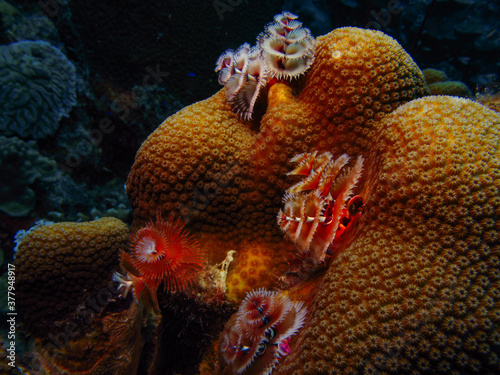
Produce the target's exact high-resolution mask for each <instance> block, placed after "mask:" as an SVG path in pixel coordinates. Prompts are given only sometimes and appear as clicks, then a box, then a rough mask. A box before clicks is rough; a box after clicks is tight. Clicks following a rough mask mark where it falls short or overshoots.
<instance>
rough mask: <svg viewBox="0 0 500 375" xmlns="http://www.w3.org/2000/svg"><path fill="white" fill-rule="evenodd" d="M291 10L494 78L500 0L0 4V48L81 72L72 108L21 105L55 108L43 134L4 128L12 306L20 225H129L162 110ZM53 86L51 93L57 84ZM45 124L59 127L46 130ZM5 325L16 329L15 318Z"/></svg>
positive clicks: (0, 169)
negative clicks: (141, 158) (139, 173)
mask: <svg viewBox="0 0 500 375" xmlns="http://www.w3.org/2000/svg"><path fill="white" fill-rule="evenodd" d="M281 10H289V11H291V12H294V13H296V14H298V15H299V17H300V19H301V21H302V22H303V23H304V25H306V26H307V27H308V28H310V29H311V31H312V33H313V35H315V36H319V35H323V34H326V33H327V32H329V31H331V30H332V29H334V28H338V27H341V26H358V27H366V28H376V29H379V30H381V31H383V32H385V33H387V34H389V35H391V36H392V37H394V38H395V39H396V40H397V41H398V42H399V43H400V44H401V45H402V46H403V47H404V48H405V49H406V50H407V51H408V53H409V54H410V55H411V56H412V57H413V59H414V60H415V61H416V63H417V64H418V65H419V67H420V68H421V69H422V70H423V69H426V68H436V69H440V70H442V71H444V72H445V73H446V74H447V76H448V78H449V79H450V80H456V81H462V82H464V83H465V84H466V85H467V86H468V87H469V89H470V90H471V92H473V93H474V92H477V91H481V90H483V88H484V87H487V86H491V85H495V83H496V84H498V81H499V71H500V66H499V62H498V59H497V58H496V57H497V56H498V55H499V52H500V36H499V34H498V28H499V26H500V20H499V19H498V17H495V15H498V14H499V13H500V4H499V3H498V2H488V1H482V0H479V1H474V0H455V1H451V0H447V1H353V0H343V1H312V0H310V1H261V0H259V1H243V0H233V1H229V0H220V1H182V2H180V1H161V2H158V1H151V0H141V1H138V0H127V1H120V2H118V1H113V2H102V1H96V0H89V1H85V2H77V1H71V0H68V1H64V2H63V1H61V2H57V1H56V0H52V1H45V2H44V1H42V2H40V1H24V0H21V1H0V13H1V23H0V46H1V47H6V48H7V46H9V45H10V44H12V43H17V42H23V41H35V42H41V41H44V42H47V43H48V44H49V45H50V46H52V47H54V48H56V49H57V50H59V51H60V52H61V53H62V55H64V56H63V57H61V60H64V59H66V60H67V62H69V64H72V65H73V66H74V75H68V76H67V77H59V78H60V79H61V84H62V85H63V86H64V85H66V86H65V87H66V88H71V89H72V90H73V92H74V95H75V98H74V101H72V102H71V103H69V104H68V105H67V107H68V108H61V107H60V106H58V103H57V101H49V104H48V107H47V105H42V102H43V101H42V100H40V98H38V101H37V100H33V98H31V100H27V101H26V104H25V105H24V107H23V105H21V106H20V107H19V108H18V110H19V112H20V113H21V112H22V113H31V114H35V115H33V116H38V115H40V116H41V114H43V113H44V112H47V111H52V110H53V111H55V113H57V114H59V116H56V117H55V118H52V119H48V120H47V123H46V124H44V126H42V127H41V128H42V130H41V131H40V133H35V132H34V131H33V132H31V133H26V132H25V131H21V130H19V131H18V132H17V133H16V131H14V132H13V131H12V130H5V129H4V127H3V126H4V125H3V124H0V125H2V126H0V173H1V175H2V189H1V192H0V264H1V268H0V273H1V274H3V276H2V278H1V280H0V289H1V291H0V298H1V303H0V306H1V309H2V312H3V313H4V312H5V311H6V301H5V296H6V293H5V292H4V288H5V285H6V275H5V272H6V270H7V263H8V262H9V261H10V259H12V257H13V254H14V253H13V248H14V236H15V234H16V232H17V231H18V230H22V229H28V228H30V227H31V226H32V225H33V223H34V222H36V221H38V220H41V219H44V220H50V221H55V222H61V221H86V220H91V219H94V218H99V217H105V216H114V217H118V218H120V219H122V220H124V221H125V222H127V223H129V224H130V223H131V222H132V209H131V207H130V204H129V202H128V199H127V196H126V194H125V190H124V183H125V180H126V178H127V175H128V173H129V171H130V168H131V166H132V164H133V161H134V156H135V153H136V151H137V150H138V148H139V146H140V145H141V143H142V142H143V141H144V139H145V138H146V137H147V136H148V135H149V134H150V133H151V132H152V131H153V130H154V129H155V128H156V127H157V126H158V125H159V124H160V123H161V122H162V121H163V120H164V119H165V118H166V117H168V116H169V115H171V114H173V113H175V112H177V111H178V110H179V109H181V108H183V107H184V106H187V105H189V104H191V103H194V102H196V101H199V100H202V99H205V98H207V97H209V96H210V95H212V94H214V93H215V92H217V91H218V90H220V85H219V84H218V82H217V76H216V74H215V72H214V71H213V69H214V66H215V61H216V59H217V57H218V56H219V55H220V54H221V53H222V52H223V51H224V50H225V49H227V48H237V47H238V46H239V45H240V44H242V43H243V42H246V41H248V42H252V41H253V40H254V38H255V35H257V34H258V33H259V32H260V31H261V30H262V27H263V25H265V24H266V23H267V22H269V21H270V20H272V17H273V16H274V15H275V14H276V13H278V12H280V11H281ZM41 45H42V44H41V43H38V44H37V45H36V46H37V48H41V47H40V46H41ZM4 51H5V50H4ZM0 55H2V56H7V55H6V54H5V53H3V52H2V53H0ZM44 56H45V55H44ZM66 60H64V61H66ZM49 61H51V60H50V56H47V57H46V58H45V59H44V60H43V64H45V65H44V67H45V68H47V69H48V70H50V63H49ZM9 69H11V68H10V65H9V61H8V56H7V57H5V58H3V59H2V60H0V72H2V74H1V75H0V76H1V77H2V78H1V80H2V81H0V87H1V89H0V90H1V91H3V92H2V96H1V97H0V98H1V99H0V100H1V102H0V106H1V107H0V112H3V111H6V108H8V107H9V103H10V99H9V98H11V97H12V96H9V92H7V87H9V88H10V89H12V90H14V89H15V88H16V87H24V86H22V85H23V84H28V83H30V82H24V83H23V82H22V81H15V82H14V81H13V78H12V75H11V74H8V73H9ZM24 77H25V78H26V80H29V79H30V76H28V75H25V76H24ZM18 78H19V77H18ZM16 85H19V86H16ZM45 89H46V92H45V91H43V90H42V91H41V92H42V95H48V96H50V95H52V94H51V93H53V92H54V91H53V90H49V87H45ZM54 95H55V94H54ZM57 95H59V97H60V96H61V95H64V94H62V93H57ZM35 99H36V98H35ZM53 107H57V108H53ZM33 116H31V117H33ZM16 118H17V119H18V120H19V122H18V125H19V129H25V128H26V127H28V128H29V126H30V123H29V119H30V116H24V115H23V116H21V115H19V116H18V117H16ZM23 119H24V120H25V121H26V123H22V120H23ZM0 121H6V120H5V119H4V118H0ZM47 128H50V129H53V130H51V132H50V134H48V135H46V134H45V133H44V131H43V129H47ZM12 202H15V203H16V204H15V205H12ZM0 324H1V326H0V328H1V329H5V328H6V322H5V319H3V320H2V322H1V323H0Z"/></svg>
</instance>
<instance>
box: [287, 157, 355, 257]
mask: <svg viewBox="0 0 500 375" xmlns="http://www.w3.org/2000/svg"><path fill="white" fill-rule="evenodd" d="M363 160H364V158H363V157H362V156H358V158H357V160H356V162H355V163H354V166H353V167H352V168H350V169H346V165H347V163H348V162H349V157H348V156H347V155H346V154H343V155H341V156H340V157H338V158H337V159H334V158H333V155H332V154H330V153H329V152H325V153H323V154H320V155H318V153H317V152H313V153H304V154H300V155H297V156H295V157H294V158H293V159H292V160H291V161H292V162H295V163H298V166H297V167H296V168H295V169H294V170H293V171H291V172H290V173H289V174H291V175H302V176H306V177H305V178H304V179H303V180H302V181H300V182H298V183H297V184H295V185H293V186H292V187H291V188H289V189H288V190H287V192H286V194H285V196H284V199H283V201H284V203H285V207H284V208H283V210H280V211H279V213H278V225H279V226H280V228H281V230H283V231H284V232H285V233H286V236H287V237H289V238H290V239H291V240H292V241H294V242H295V243H296V244H297V247H298V248H299V251H300V252H302V253H306V252H308V251H309V250H310V256H311V258H312V259H313V260H314V261H316V262H317V263H321V262H323V261H324V259H325V256H326V251H327V249H328V247H329V246H330V244H331V243H332V242H333V241H334V240H335V238H338V237H339V235H340V234H341V233H343V231H344V230H345V228H346V224H347V225H348V224H349V223H350V222H351V221H352V219H353V218H354V217H356V216H359V215H360V208H361V207H362V205H363V199H362V198H361V197H359V196H357V197H355V199H354V198H353V202H351V200H350V198H351V196H352V192H353V189H354V187H355V186H356V184H357V182H358V180H359V178H360V177H361V171H362V169H363Z"/></svg>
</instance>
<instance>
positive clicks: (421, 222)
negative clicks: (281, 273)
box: [276, 96, 500, 374]
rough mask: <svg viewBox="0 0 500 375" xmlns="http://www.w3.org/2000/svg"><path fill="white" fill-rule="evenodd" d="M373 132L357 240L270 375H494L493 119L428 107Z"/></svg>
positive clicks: (416, 107) (446, 104) (498, 178)
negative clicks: (436, 372)
mask: <svg viewBox="0 0 500 375" xmlns="http://www.w3.org/2000/svg"><path fill="white" fill-rule="evenodd" d="M376 127H377V128H378V130H379V135H378V137H376V138H374V139H373V141H372V144H371V149H372V152H371V156H367V160H370V159H372V160H374V162H373V166H372V167H371V168H367V169H366V175H367V178H366V179H365V186H364V189H365V191H366V195H365V197H366V205H365V208H364V211H363V216H362V217H361V219H360V222H359V226H358V231H357V233H356V234H357V236H355V237H354V239H353V240H352V242H351V243H350V244H349V245H348V246H347V247H346V248H345V249H344V250H343V252H342V253H341V254H340V255H339V256H338V257H337V258H336V259H334V260H333V262H332V264H331V266H330V268H329V269H328V271H327V273H326V276H325V278H324V280H323V282H322V283H321V284H320V285H321V288H320V289H319V290H318V291H317V294H316V295H315V297H314V300H313V306H312V307H311V311H312V315H311V320H310V321H309V322H308V324H307V326H306V327H305V328H304V329H303V330H302V331H301V332H300V333H299V337H298V340H297V342H296V344H295V348H297V350H294V351H292V353H291V354H290V355H289V356H288V357H287V358H285V360H284V362H283V364H282V365H281V366H280V367H279V369H278V371H277V372H276V373H277V374H292V373H298V372H300V373H304V374H316V373H321V372H323V371H324V372H328V373H362V372H363V371H365V372H366V371H372V372H377V371H380V370H381V369H383V370H384V371H388V372H390V373H399V374H420V373H422V374H423V373H425V372H426V371H428V370H427V369H441V372H443V373H450V374H452V373H467V374H476V373H477V374H479V373H496V372H497V371H498V366H499V358H498V354H497V353H498V349H499V344H500V340H498V339H499V337H500V318H499V315H498V308H499V306H500V293H499V292H500V289H499V288H500V261H499V259H500V241H499V237H498V229H499V227H500V226H499V224H498V221H497V219H498V214H499V213H500V199H499V198H498V196H499V188H500V159H499V156H500V151H499V148H498V139H499V135H500V116H499V115H498V114H497V113H495V112H493V111H491V110H489V109H487V108H486V107H484V106H481V105H479V104H477V103H474V102H472V101H469V100H465V99H459V98H453V97H446V96H432V97H426V98H423V99H418V100H414V101H411V102H409V103H407V104H405V105H403V106H401V107H400V108H398V109H397V110H396V111H394V112H393V113H392V114H390V115H388V116H387V117H385V118H384V119H383V120H382V121H380V122H379V123H378V124H377V125H376ZM383 366H384V367H383ZM452 370H453V371H452Z"/></svg>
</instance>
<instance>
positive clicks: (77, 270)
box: [14, 218, 128, 330]
mask: <svg viewBox="0 0 500 375" xmlns="http://www.w3.org/2000/svg"><path fill="white" fill-rule="evenodd" d="M127 241H128V228H127V226H126V225H125V224H124V223H123V222H122V221H121V220H118V219H115V218H103V219H99V220H95V221H92V222H86V223H58V224H48V225H41V226H37V227H35V228H33V229H32V230H30V231H29V232H27V233H26V234H25V235H24V237H23V238H22V239H21V240H20V242H19V243H18V246H17V252H16V255H15V260H14V265H15V267H16V289H17V290H16V297H17V298H16V303H17V306H18V311H19V312H20V313H22V315H23V320H22V321H23V323H24V324H25V327H26V328H27V329H29V330H33V329H34V330H38V329H41V328H42V327H44V326H46V327H47V326H48V325H50V324H51V323H52V322H54V321H56V320H57V319H58V318H62V317H63V316H64V315H65V314H67V313H70V312H72V311H73V310H74V309H75V308H76V307H77V306H78V304H79V303H81V302H82V301H85V298H86V297H88V296H91V295H92V294H94V293H96V292H97V291H98V290H99V289H100V288H104V287H105V286H106V285H107V284H108V283H109V282H110V281H111V275H112V273H113V270H114V269H115V268H117V266H118V250H119V249H120V248H125V247H126V246H127Z"/></svg>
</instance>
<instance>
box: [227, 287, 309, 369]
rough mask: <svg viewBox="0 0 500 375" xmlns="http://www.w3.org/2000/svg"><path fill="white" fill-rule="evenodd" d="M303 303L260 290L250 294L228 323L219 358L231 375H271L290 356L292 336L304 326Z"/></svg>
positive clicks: (279, 294) (304, 310)
mask: <svg viewBox="0 0 500 375" xmlns="http://www.w3.org/2000/svg"><path fill="white" fill-rule="evenodd" d="M306 313H307V310H306V308H305V307H304V306H303V303H302V302H292V301H290V299H289V298H288V297H286V296H285V295H283V294H281V293H278V292H271V291H267V290H265V289H263V288H261V289H258V290H253V291H251V292H249V293H248V294H247V296H246V298H245V299H244V300H243V302H242V303H241V305H240V307H239V309H238V311H237V312H236V314H235V315H233V317H232V318H231V319H230V320H229V321H228V323H227V324H226V328H225V330H224V332H223V333H222V336H221V339H220V345H219V349H220V354H221V356H222V359H223V360H224V362H225V363H226V364H227V365H229V366H230V367H231V370H232V373H233V374H246V375H250V374H262V375H268V374H270V373H271V372H272V371H273V369H274V368H276V366H277V365H278V363H279V360H280V358H282V357H284V356H286V355H287V354H289V352H290V346H289V344H290V339H291V336H293V335H294V334H296V333H297V332H298V330H299V329H300V328H301V327H302V325H303V324H304V321H305V318H306Z"/></svg>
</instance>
